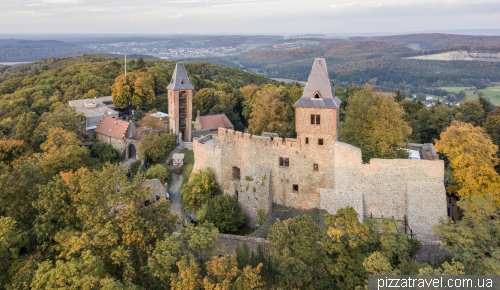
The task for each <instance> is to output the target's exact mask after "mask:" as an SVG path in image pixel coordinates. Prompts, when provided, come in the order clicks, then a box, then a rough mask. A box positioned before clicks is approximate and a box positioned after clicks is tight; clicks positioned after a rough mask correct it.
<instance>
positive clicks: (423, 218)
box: [169, 59, 446, 241]
mask: <svg viewBox="0 0 500 290" xmlns="http://www.w3.org/2000/svg"><path fill="white" fill-rule="evenodd" d="M169 94H170V92H169ZM339 106H340V100H339V99H338V98H337V97H336V96H335V91H334V90H333V89H332V86H331V83H330V80H329V76H328V71H327V67H326V63H325V60H324V59H315V61H314V64H313V67H312V70H311V73H310V75H309V79H308V81H307V84H306V87H305V89H304V93H303V96H302V97H301V98H300V99H299V100H298V101H297V103H296V104H295V105H294V107H295V128H296V132H297V138H295V139H294V138H286V139H283V138H279V137H278V138H277V137H271V136H269V137H264V136H255V135H251V134H247V133H242V132H237V131H234V130H230V129H222V128H219V131H218V134H217V135H207V136H204V137H201V138H194V140H193V151H194V155H195V164H194V168H193V171H197V170H200V169H204V168H206V167H210V168H211V169H212V170H213V172H214V174H215V177H216V179H217V181H218V183H219V185H220V187H221V189H222V190H223V191H224V193H225V194H229V195H233V196H236V197H237V199H238V203H239V205H240V206H241V208H242V209H243V210H244V211H245V213H246V215H247V217H248V222H249V224H251V225H255V224H256V223H257V221H258V212H259V211H262V212H264V213H268V212H269V211H270V210H271V207H272V204H273V203H274V204H278V205H283V206H289V207H293V208H298V209H314V208H318V209H324V210H326V211H327V212H329V213H331V214H335V213H336V211H337V210H338V209H340V208H343V207H345V206H351V207H353V208H354V209H355V210H356V211H357V212H358V214H359V216H360V220H363V219H364V218H365V217H369V216H373V217H393V218H394V219H396V220H405V221H407V225H408V227H409V228H411V230H412V232H413V234H415V235H416V237H417V238H418V239H419V240H421V241H433V240H435V234H434V232H433V231H432V227H433V226H434V225H436V224H437V223H438V222H439V220H440V219H442V218H445V217H446V193H445V188H444V183H443V179H444V162H443V161H441V160H411V159H371V160H370V163H369V164H365V163H363V161H362V159H361V150H360V149H359V148H357V147H354V146H352V145H349V144H346V143H343V142H339V141H338V140H337V136H338V130H339V128H338V126H339Z"/></svg>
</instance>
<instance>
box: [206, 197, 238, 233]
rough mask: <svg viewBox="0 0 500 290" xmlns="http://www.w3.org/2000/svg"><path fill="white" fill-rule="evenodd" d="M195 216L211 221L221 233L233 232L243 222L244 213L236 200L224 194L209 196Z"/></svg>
mask: <svg viewBox="0 0 500 290" xmlns="http://www.w3.org/2000/svg"><path fill="white" fill-rule="evenodd" d="M202 213H203V214H202ZM197 218H198V220H200V221H202V222H208V223H212V224H213V225H215V227H217V229H219V231H220V232H221V233H235V232H237V231H238V230H239V229H240V228H241V227H242V226H243V225H244V224H245V213H244V212H243V211H242V210H241V209H240V208H239V206H238V201H237V200H236V198H235V197H232V196H229V195H225V194H224V195H216V196H213V197H212V198H210V199H209V200H208V202H207V203H205V204H203V206H202V209H201V210H200V211H199V212H198V217H197Z"/></svg>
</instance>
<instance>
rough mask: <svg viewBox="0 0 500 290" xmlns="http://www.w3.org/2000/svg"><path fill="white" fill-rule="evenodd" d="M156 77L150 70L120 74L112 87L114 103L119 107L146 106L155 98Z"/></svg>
mask: <svg viewBox="0 0 500 290" xmlns="http://www.w3.org/2000/svg"><path fill="white" fill-rule="evenodd" d="M154 85H155V82H154V78H153V76H152V75H151V74H150V73H148V72H142V71H134V72H130V73H128V74H127V76H126V77H125V76H124V75H120V76H118V77H117V78H116V79H115V83H114V84H113V86H112V87H111V91H112V96H113V104H114V105H115V106H116V107H117V108H122V109H123V108H127V107H129V105H132V106H134V107H144V106H146V105H148V104H151V103H152V102H153V101H154V99H155V93H154Z"/></svg>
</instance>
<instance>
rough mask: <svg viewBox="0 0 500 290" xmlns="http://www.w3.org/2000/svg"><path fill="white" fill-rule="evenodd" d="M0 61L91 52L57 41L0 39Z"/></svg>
mask: <svg viewBox="0 0 500 290" xmlns="http://www.w3.org/2000/svg"><path fill="white" fill-rule="evenodd" d="M0 51H1V52H2V54H1V56H0V61H2V62H17V61H23V62H24V61H37V60H40V59H42V58H49V57H53V56H55V57H65V56H73V55H80V54H84V53H92V52H93V50H91V49H88V48H84V47H80V46H77V45H75V44H71V43H66V42H62V41H57V40H21V39H0Z"/></svg>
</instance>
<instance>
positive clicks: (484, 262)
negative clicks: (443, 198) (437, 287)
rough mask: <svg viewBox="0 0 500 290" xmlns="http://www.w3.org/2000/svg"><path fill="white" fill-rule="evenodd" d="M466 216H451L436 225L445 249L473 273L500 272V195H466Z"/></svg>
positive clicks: (487, 273)
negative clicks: (499, 199) (454, 218)
mask: <svg viewBox="0 0 500 290" xmlns="http://www.w3.org/2000/svg"><path fill="white" fill-rule="evenodd" d="M457 204H458V206H459V207H460V208H461V209H462V210H463V217H462V220H460V221H457V222H453V221H452V220H451V219H448V220H446V221H443V222H441V224H440V225H438V226H436V227H435V230H436V232H437V233H438V234H439V236H440V237H441V239H442V241H443V243H444V246H445V249H446V250H448V251H450V252H451V253H453V254H454V257H455V259H456V260H457V261H459V262H461V263H462V264H463V266H464V267H465V268H464V269H463V270H465V273H467V274H471V275H499V274H500V259H499V258H498V257H500V206H499V202H498V196H495V195H493V194H486V195H485V196H479V195H472V196H466V197H464V198H462V199H461V200H460V201H458V203H457Z"/></svg>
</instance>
